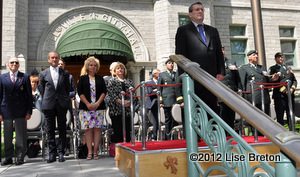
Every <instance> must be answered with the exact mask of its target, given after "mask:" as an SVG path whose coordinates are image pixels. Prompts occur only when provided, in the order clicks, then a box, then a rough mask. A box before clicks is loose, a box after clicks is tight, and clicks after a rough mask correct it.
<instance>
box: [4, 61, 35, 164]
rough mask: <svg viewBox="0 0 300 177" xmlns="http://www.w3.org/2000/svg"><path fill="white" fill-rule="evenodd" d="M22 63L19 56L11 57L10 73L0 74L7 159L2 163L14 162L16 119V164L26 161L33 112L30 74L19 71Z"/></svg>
mask: <svg viewBox="0 0 300 177" xmlns="http://www.w3.org/2000/svg"><path fill="white" fill-rule="evenodd" d="M19 67H20V63H19V60H18V58H16V57H11V58H10V59H9V63H8V68H9V69H10V71H9V72H8V73H5V74H2V75H1V76H0V102H1V108H0V121H3V122H4V147H5V160H4V162H2V163H1V165H2V166H3V165H9V164H12V163H13V161H12V156H13V151H14V147H13V144H12V139H13V121H14V120H15V131H16V144H15V148H16V156H17V161H16V162H15V164H16V165H22V164H23V163H24V157H25V153H26V147H27V126H26V121H27V120H29V119H30V117H31V114H32V104H33V101H32V92H31V85H30V79H29V75H28V74H25V73H22V72H20V71H18V69H19Z"/></svg>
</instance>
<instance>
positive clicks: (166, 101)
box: [157, 59, 183, 140]
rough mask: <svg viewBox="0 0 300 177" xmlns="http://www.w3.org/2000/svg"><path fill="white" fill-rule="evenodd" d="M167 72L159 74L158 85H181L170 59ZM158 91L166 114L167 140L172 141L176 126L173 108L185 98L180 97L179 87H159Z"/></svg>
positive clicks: (167, 62)
mask: <svg viewBox="0 0 300 177" xmlns="http://www.w3.org/2000/svg"><path fill="white" fill-rule="evenodd" d="M165 64H166V68H167V71H164V72H162V73H160V74H159V79H158V82H157V84H158V85H170V84H177V83H180V78H179V76H178V74H177V73H176V72H174V71H173V68H174V62H173V61H172V60H171V59H168V60H167V61H166V62H165ZM157 90H158V91H160V93H161V97H160V107H163V108H164V112H165V134H166V137H165V139H166V140H170V139H171V130H172V128H173V126H174V123H175V121H174V119H173V116H172V113H171V111H172V106H173V104H175V103H179V104H180V103H182V102H183V97H182V95H179V91H178V90H179V86H168V87H158V88H157Z"/></svg>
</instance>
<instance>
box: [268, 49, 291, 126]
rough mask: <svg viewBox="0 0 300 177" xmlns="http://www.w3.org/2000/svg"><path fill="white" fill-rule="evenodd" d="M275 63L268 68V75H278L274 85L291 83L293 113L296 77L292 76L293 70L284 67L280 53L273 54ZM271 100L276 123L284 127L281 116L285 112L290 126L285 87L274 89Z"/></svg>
mask: <svg viewBox="0 0 300 177" xmlns="http://www.w3.org/2000/svg"><path fill="white" fill-rule="evenodd" d="M275 61H276V64H275V65H273V66H271V67H270V69H269V74H270V75H274V74H278V75H279V78H278V79H277V80H276V81H274V82H276V83H279V82H286V81H287V80H290V81H291V85H290V92H291V98H292V107H293V111H294V110H295V95H294V91H295V90H296V88H297V80H296V77H295V75H294V72H293V70H292V69H291V68H290V67H287V66H285V65H284V63H283V61H284V59H283V54H282V53H281V52H278V53H276V54H275ZM272 98H273V99H274V103H275V112H276V118H277V122H278V123H280V124H281V125H284V121H283V115H284V111H285V112H286V116H287V119H288V122H289V125H291V123H290V120H291V115H290V111H289V105H288V90H287V86H282V87H277V88H274V89H273V97H272Z"/></svg>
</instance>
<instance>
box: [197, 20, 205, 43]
mask: <svg viewBox="0 0 300 177" xmlns="http://www.w3.org/2000/svg"><path fill="white" fill-rule="evenodd" d="M198 27H199V34H200V36H201V37H202V39H203V41H204V43H205V45H207V43H206V38H205V35H204V32H203V29H202V24H199V25H198Z"/></svg>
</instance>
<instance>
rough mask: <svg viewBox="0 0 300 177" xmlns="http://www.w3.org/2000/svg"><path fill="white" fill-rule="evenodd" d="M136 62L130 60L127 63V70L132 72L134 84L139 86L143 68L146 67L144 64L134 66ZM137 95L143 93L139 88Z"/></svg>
mask: <svg viewBox="0 0 300 177" xmlns="http://www.w3.org/2000/svg"><path fill="white" fill-rule="evenodd" d="M134 65H135V63H133V62H129V63H128V64H127V70H128V71H130V73H131V74H132V80H133V84H134V86H135V87H137V86H138V85H140V84H141V79H140V76H141V73H140V72H141V70H142V69H143V68H144V67H142V66H134ZM136 93H137V95H141V94H140V90H137V92H136Z"/></svg>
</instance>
